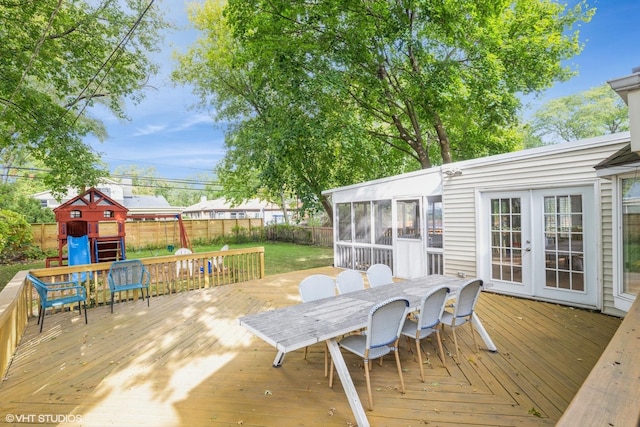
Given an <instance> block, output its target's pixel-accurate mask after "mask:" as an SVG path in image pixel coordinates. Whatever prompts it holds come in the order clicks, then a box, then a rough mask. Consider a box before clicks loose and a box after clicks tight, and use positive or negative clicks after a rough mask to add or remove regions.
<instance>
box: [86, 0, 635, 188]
mask: <svg viewBox="0 0 640 427" xmlns="http://www.w3.org/2000/svg"><path fill="white" fill-rule="evenodd" d="M189 2H190V1H178V0H167V1H164V2H162V3H161V5H162V7H164V8H168V9H169V11H168V13H167V17H169V18H171V19H173V20H174V23H175V25H177V27H178V28H179V29H178V30H177V31H175V32H172V33H171V34H169V35H167V38H166V43H165V47H164V48H163V49H162V53H161V54H160V55H159V56H158V57H157V58H158V61H159V62H160V64H161V71H160V73H159V75H157V76H155V77H154V78H153V79H152V80H151V81H150V82H149V84H150V85H151V86H153V87H155V88H156V89H153V90H150V91H148V92H147V93H146V98H145V100H144V101H143V102H141V103H140V104H137V105H129V107H128V108H127V112H128V114H129V116H130V118H131V120H130V121H127V122H122V121H118V120H116V119H114V118H113V117H111V116H109V115H108V114H105V113H104V112H102V111H100V110H99V109H96V110H94V111H93V112H92V114H93V115H94V116H95V117H97V118H100V119H101V120H103V121H104V123H105V125H106V127H107V131H108V133H109V138H108V139H107V140H106V141H105V142H102V143H101V142H98V141H97V140H95V138H89V139H88V140H87V142H88V143H90V144H91V145H92V146H94V147H95V149H96V150H97V151H98V152H100V153H102V158H103V160H104V162H106V163H107V164H108V166H109V169H110V170H111V171H112V172H113V171H114V170H115V168H116V167H118V166H120V165H132V164H133V165H137V166H138V168H141V169H145V168H151V167H153V168H155V170H156V176H157V177H161V178H171V179H188V178H192V177H194V176H195V175H198V174H209V175H210V174H211V171H212V169H213V167H214V166H215V165H216V163H218V161H219V160H220V159H222V158H223V156H224V134H223V131H222V130H221V125H220V124H217V123H214V121H213V120H212V119H211V117H210V115H209V114H207V113H206V112H203V111H198V110H196V109H194V108H193V106H194V104H195V101H196V99H195V97H194V96H193V95H192V94H191V91H190V89H189V88H188V87H175V86H174V85H173V84H172V83H171V80H170V77H169V75H170V73H171V70H172V68H173V66H174V63H173V61H172V59H171V54H172V51H173V50H176V49H177V50H179V51H184V50H185V49H186V48H187V47H188V46H189V45H191V44H192V43H193V42H194V41H195V40H196V39H197V37H198V34H197V32H196V31H194V30H192V29H189V21H188V19H187V12H186V4H187V3H189ZM570 3H571V4H573V3H575V0H571V1H570ZM590 3H591V5H592V6H594V7H596V8H597V11H596V14H595V16H594V17H593V19H592V20H591V22H590V23H588V24H586V25H583V26H582V27H581V28H580V39H581V41H582V42H583V43H584V45H585V46H584V50H583V52H582V53H581V54H580V55H579V56H577V57H575V58H573V59H571V60H570V61H568V62H567V63H568V64H569V65H570V66H571V67H572V68H573V69H575V70H577V71H578V73H579V74H578V76H576V77H574V78H573V79H571V80H570V81H569V82H565V83H561V84H557V85H555V86H554V87H553V88H551V89H549V90H548V91H547V92H545V93H544V94H543V95H542V96H540V97H537V98H533V97H528V98H526V99H525V100H524V102H525V103H526V104H527V110H528V111H532V110H535V109H537V108H538V107H539V106H540V105H542V104H543V103H544V102H545V101H547V100H549V99H553V98H557V97H561V96H566V95H571V94H575V93H579V92H582V91H585V90H587V89H590V88H592V87H596V86H600V85H602V84H604V83H606V82H607V81H608V80H611V79H614V78H617V77H622V76H626V75H628V74H630V73H631V70H632V68H634V67H639V66H640V45H639V41H640V25H639V24H638V17H639V16H640V1H639V0H591V2H590Z"/></svg>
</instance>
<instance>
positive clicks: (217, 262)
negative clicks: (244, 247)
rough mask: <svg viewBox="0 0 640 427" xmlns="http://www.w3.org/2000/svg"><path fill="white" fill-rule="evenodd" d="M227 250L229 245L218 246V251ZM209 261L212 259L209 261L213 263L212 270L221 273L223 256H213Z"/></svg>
mask: <svg viewBox="0 0 640 427" xmlns="http://www.w3.org/2000/svg"><path fill="white" fill-rule="evenodd" d="M228 250H229V245H224V246H223V247H221V248H220V251H228ZM211 261H212V262H211V263H212V265H213V270H214V271H217V272H219V273H222V272H223V271H224V256H217V257H213V259H212V260H211ZM210 273H211V272H210Z"/></svg>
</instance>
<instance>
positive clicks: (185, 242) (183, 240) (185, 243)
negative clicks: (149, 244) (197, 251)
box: [127, 214, 193, 256]
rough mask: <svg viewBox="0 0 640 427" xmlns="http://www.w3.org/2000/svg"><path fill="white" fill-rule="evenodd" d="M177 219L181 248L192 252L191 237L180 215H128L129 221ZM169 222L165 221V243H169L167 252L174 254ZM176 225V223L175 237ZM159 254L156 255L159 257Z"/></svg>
mask: <svg viewBox="0 0 640 427" xmlns="http://www.w3.org/2000/svg"><path fill="white" fill-rule="evenodd" d="M170 218H173V219H177V224H178V228H179V230H180V247H181V248H188V249H190V250H193V248H192V247H191V241H190V240H189V236H188V235H187V231H186V230H185V228H184V223H183V222H182V215H180V214H131V215H127V219H134V220H145V219H154V220H156V219H170ZM167 222H168V221H165V225H164V237H165V241H166V242H167V251H169V252H172V253H173V251H174V249H175V248H174V246H173V245H171V244H169V235H168V233H167ZM175 225H176V223H175V222H174V236H175ZM157 255H158V254H156V256H157Z"/></svg>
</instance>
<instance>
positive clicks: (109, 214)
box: [104, 211, 114, 218]
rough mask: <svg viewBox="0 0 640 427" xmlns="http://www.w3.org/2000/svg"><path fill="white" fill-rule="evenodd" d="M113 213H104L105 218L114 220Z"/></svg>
mask: <svg viewBox="0 0 640 427" xmlns="http://www.w3.org/2000/svg"><path fill="white" fill-rule="evenodd" d="M113 216H114V215H113V211H104V217H105V218H113Z"/></svg>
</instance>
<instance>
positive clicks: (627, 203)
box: [622, 179, 640, 296]
mask: <svg viewBox="0 0 640 427" xmlns="http://www.w3.org/2000/svg"><path fill="white" fill-rule="evenodd" d="M622 260H623V268H622V271H623V273H622V293H625V294H631V295H636V296H637V295H638V293H639V291H640V182H639V181H637V180H636V179H623V180H622Z"/></svg>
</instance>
